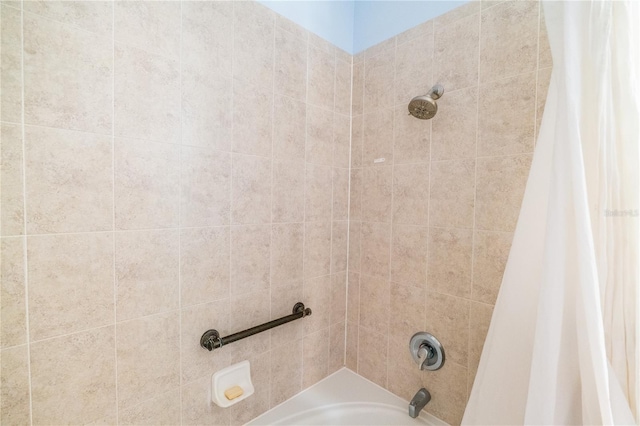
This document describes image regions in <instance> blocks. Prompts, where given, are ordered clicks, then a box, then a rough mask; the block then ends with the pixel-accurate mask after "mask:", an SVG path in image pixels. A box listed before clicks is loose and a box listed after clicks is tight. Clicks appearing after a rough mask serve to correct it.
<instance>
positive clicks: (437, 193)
mask: <svg viewBox="0 0 640 426" xmlns="http://www.w3.org/2000/svg"><path fill="white" fill-rule="evenodd" d="M475 168H476V162H475V160H473V159H470V160H452V161H438V162H433V163H432V164H431V182H430V183H431V191H430V192H431V194H430V195H431V198H430V200H429V225H431V226H442V227H448V226H452V227H460V228H471V227H473V212H474V210H473V209H474V192H475V186H476V185H475Z"/></svg>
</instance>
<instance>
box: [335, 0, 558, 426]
mask: <svg viewBox="0 0 640 426" xmlns="http://www.w3.org/2000/svg"><path fill="white" fill-rule="evenodd" d="M541 12H542V11H541V7H540V4H539V3H538V2H536V1H514V2H511V1H507V2H494V1H482V2H480V1H473V2H470V3H468V4H466V5H464V6H462V7H460V8H458V9H455V10H453V11H451V12H449V13H447V14H446V15H443V16H441V17H438V18H436V19H434V20H432V21H428V22H425V23H423V24H421V25H419V26H417V27H415V28H413V29H410V30H408V31H406V32H404V33H402V34H400V35H398V36H396V37H394V38H392V39H389V40H387V41H385V42H382V43H380V44H379V45H376V46H374V47H371V48H370V49H368V50H366V51H365V52H363V53H361V54H358V55H356V56H355V57H354V63H353V72H354V76H353V81H354V87H353V105H352V106H353V130H352V132H353V133H352V145H351V146H352V158H351V167H352V168H351V171H350V173H351V189H350V191H351V203H350V217H349V220H350V227H349V237H350V240H349V276H348V281H349V284H348V308H347V335H348V338H347V357H346V363H347V366H348V367H349V368H351V369H353V370H356V371H357V372H358V373H359V374H361V375H363V376H364V377H367V378H368V379H370V380H372V381H374V382H376V383H378V384H379V385H381V386H384V387H386V388H387V389H389V390H391V391H392V392H394V393H396V394H398V395H400V396H402V397H403V398H405V399H411V398H412V397H413V395H414V394H415V392H416V391H417V390H418V389H419V388H420V387H422V386H425V387H426V388H427V389H429V390H430V391H431V393H432V396H433V399H432V400H431V402H430V403H429V405H427V410H428V411H430V412H431V413H433V414H435V415H436V416H438V417H440V418H441V419H443V420H445V421H447V422H449V423H451V424H458V423H460V421H461V418H462V414H463V412H464V407H465V405H466V401H467V397H468V394H469V392H470V390H471V386H472V384H473V379H474V377H475V373H476V369H477V365H478V362H479V357H480V354H481V351H482V345H483V342H484V338H485V335H486V332H487V328H488V324H489V321H490V318H491V314H492V309H493V304H494V303H495V300H496V296H497V293H498V289H499V287H500V283H501V279H502V272H503V269H504V265H505V262H506V259H507V257H508V254H509V248H510V246H511V240H512V236H513V231H514V228H515V225H516V220H517V217H518V212H519V210H520V202H521V199H522V196H523V193H524V187H525V183H526V179H527V175H528V170H529V165H530V162H531V158H532V151H533V148H534V143H535V135H536V131H537V127H538V125H539V123H540V119H541V116H542V110H543V107H544V101H545V98H546V90H547V86H548V83H549V79H550V74H551V55H550V52H549V46H548V42H547V40H546V32H545V27H544V22H543V20H542V16H541ZM436 82H439V83H441V84H442V85H443V86H444V90H445V92H444V96H443V97H442V98H441V99H440V100H438V105H439V112H438V114H437V115H436V117H434V118H433V119H432V120H430V121H422V120H418V119H416V118H413V117H411V116H408V114H407V104H408V102H409V100H410V99H411V98H412V97H414V96H417V95H422V94H424V93H427V92H428V91H429V89H430V87H431V86H432V85H433V84H435V83H436ZM381 159H384V161H383V162H376V160H381ZM423 330H424V331H429V332H431V333H433V334H434V335H435V336H436V337H437V338H438V339H440V341H441V342H442V343H443V345H444V347H445V350H446V355H447V360H446V363H445V365H444V367H443V368H442V369H441V370H438V371H435V372H420V371H419V370H418V368H417V366H416V365H415V364H414V363H413V362H412V360H411V358H410V355H409V351H408V345H409V340H410V338H411V336H412V335H413V334H414V333H415V332H418V331H423Z"/></svg>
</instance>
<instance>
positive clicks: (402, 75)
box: [395, 21, 435, 105]
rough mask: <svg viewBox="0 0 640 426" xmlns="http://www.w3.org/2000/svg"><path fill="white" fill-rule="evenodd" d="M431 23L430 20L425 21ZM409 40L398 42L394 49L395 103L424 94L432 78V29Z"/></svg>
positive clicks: (431, 82)
mask: <svg viewBox="0 0 640 426" xmlns="http://www.w3.org/2000/svg"><path fill="white" fill-rule="evenodd" d="M426 24H431V22H429V21H428V22H426ZM428 28H429V29H430V30H428V31H423V34H421V35H419V36H418V37H416V38H413V39H411V40H410V41H407V42H404V43H402V44H398V47H397V49H396V70H395V72H396V76H395V79H396V88H395V104H403V105H405V104H407V103H408V102H409V101H410V100H411V98H413V97H414V96H419V95H424V94H425V93H427V92H428V91H429V89H430V87H429V86H428V85H429V84H433V83H435V82H433V81H432V79H433V30H432V29H431V28H432V27H431V26H430V25H429V26H428Z"/></svg>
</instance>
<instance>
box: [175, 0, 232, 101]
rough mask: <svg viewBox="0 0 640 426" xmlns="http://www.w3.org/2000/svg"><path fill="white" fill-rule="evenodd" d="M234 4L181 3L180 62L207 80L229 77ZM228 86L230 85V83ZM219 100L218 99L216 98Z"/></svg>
mask: <svg viewBox="0 0 640 426" xmlns="http://www.w3.org/2000/svg"><path fill="white" fill-rule="evenodd" d="M232 33H233V3H231V2H203V1H188V2H184V3H182V33H181V36H182V44H181V49H182V52H181V62H182V67H183V70H184V69H185V68H188V69H192V70H197V71H198V74H200V75H203V76H204V75H206V76H207V77H209V78H210V79H211V78H213V79H217V78H216V77H224V79H225V80H226V79H229V78H231V76H232V74H231V66H232V54H233V38H232V37H231V36H230V35H231V34H232ZM229 88H231V87H230V86H229ZM218 102H219V100H218Z"/></svg>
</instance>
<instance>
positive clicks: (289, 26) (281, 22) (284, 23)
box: [276, 14, 309, 41]
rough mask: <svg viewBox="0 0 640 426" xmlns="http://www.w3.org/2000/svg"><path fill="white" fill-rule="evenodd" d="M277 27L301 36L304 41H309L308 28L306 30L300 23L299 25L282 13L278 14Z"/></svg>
mask: <svg viewBox="0 0 640 426" xmlns="http://www.w3.org/2000/svg"><path fill="white" fill-rule="evenodd" d="M276 27H277V28H282V29H283V30H285V31H288V32H290V33H291V34H293V35H295V36H297V37H300V38H301V39H302V40H304V41H307V40H308V38H309V35H308V33H307V30H305V29H304V28H303V27H301V26H300V25H298V24H296V23H295V22H293V21H291V20H289V19H287V18H285V17H284V16H282V15H278V14H276Z"/></svg>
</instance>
